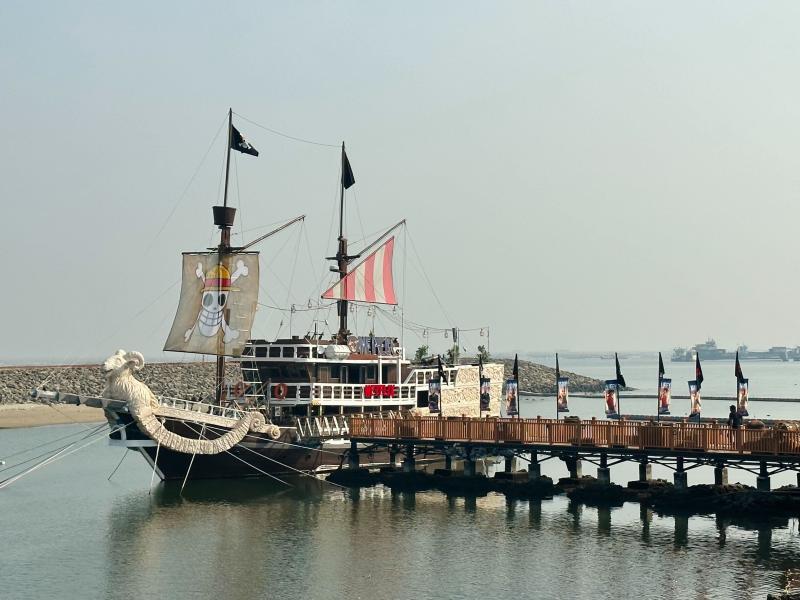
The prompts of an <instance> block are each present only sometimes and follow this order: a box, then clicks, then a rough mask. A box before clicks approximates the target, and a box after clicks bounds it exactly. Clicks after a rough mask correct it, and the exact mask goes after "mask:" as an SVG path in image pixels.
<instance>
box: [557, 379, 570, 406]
mask: <svg viewBox="0 0 800 600" xmlns="http://www.w3.org/2000/svg"><path fill="white" fill-rule="evenodd" d="M557 385H558V389H557V391H556V411H557V412H560V413H562V412H569V377H559V378H558V380H557Z"/></svg>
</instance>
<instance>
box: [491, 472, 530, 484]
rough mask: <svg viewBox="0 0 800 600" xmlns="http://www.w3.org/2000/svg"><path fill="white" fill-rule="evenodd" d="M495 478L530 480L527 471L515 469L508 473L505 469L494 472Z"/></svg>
mask: <svg viewBox="0 0 800 600" xmlns="http://www.w3.org/2000/svg"><path fill="white" fill-rule="evenodd" d="M494 478H495V479H504V480H506V481H519V482H525V481H528V472H527V471H514V472H513V473H506V472H505V471H498V472H497V473H495V474H494Z"/></svg>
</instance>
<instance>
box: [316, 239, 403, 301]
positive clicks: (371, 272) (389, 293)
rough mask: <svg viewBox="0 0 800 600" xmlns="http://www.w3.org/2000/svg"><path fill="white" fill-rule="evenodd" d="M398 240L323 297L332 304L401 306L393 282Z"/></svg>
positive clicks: (389, 242) (372, 257)
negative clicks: (352, 303)
mask: <svg viewBox="0 0 800 600" xmlns="http://www.w3.org/2000/svg"><path fill="white" fill-rule="evenodd" d="M393 253H394V236H392V237H390V238H389V239H388V240H386V242H385V243H384V244H382V245H381V246H380V248H378V249H377V250H375V252H373V253H372V254H370V255H369V256H368V257H367V258H366V259H364V260H363V261H362V262H361V263H359V265H358V266H357V267H356V268H355V269H353V270H352V271H350V272H349V273H348V274H347V275H346V276H345V277H344V279H340V280H339V281H337V282H336V283H335V284H334V285H333V286H332V287H331V288H330V289H328V291H326V292H325V293H324V294H322V297H323V298H326V299H328V300H352V301H354V302H370V303H372V304H397V296H395V293H394V281H393V278H392V254H393Z"/></svg>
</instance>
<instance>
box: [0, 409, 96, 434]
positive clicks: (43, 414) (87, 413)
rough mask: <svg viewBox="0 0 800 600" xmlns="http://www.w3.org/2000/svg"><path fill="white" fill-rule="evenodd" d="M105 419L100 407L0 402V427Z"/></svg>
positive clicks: (86, 421)
mask: <svg viewBox="0 0 800 600" xmlns="http://www.w3.org/2000/svg"><path fill="white" fill-rule="evenodd" d="M104 420H105V416H104V415H103V409H102V408H89V407H88V406H74V405H72V404H58V405H55V406H48V405H47V404H35V403H32V402H31V403H27V404H0V429H10V428H12V427H40V426H42V425H64V424H68V423H100V422H102V421H104Z"/></svg>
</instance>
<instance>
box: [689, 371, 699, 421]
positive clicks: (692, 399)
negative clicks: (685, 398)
mask: <svg viewBox="0 0 800 600" xmlns="http://www.w3.org/2000/svg"><path fill="white" fill-rule="evenodd" d="M700 408H701V406H700V383H699V382H698V381H697V379H692V380H691V381H690V382H689V418H696V419H697V420H700Z"/></svg>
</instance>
